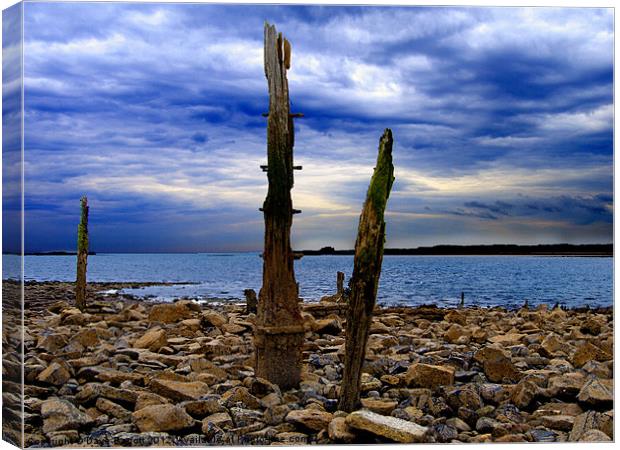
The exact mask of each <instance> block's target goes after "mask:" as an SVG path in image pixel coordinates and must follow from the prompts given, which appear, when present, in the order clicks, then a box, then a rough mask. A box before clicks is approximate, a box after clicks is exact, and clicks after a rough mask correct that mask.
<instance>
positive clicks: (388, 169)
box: [338, 129, 394, 412]
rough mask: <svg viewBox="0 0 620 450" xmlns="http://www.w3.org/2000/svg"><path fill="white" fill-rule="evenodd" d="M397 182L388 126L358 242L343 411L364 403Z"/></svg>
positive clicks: (362, 219) (347, 329)
mask: <svg viewBox="0 0 620 450" xmlns="http://www.w3.org/2000/svg"><path fill="white" fill-rule="evenodd" d="M393 182H394V166H393V165H392V131H391V130H390V129H386V130H385V132H384V133H383V136H382V137H381V140H380V142H379V155H378V157H377V166H376V167H375V171H374V174H373V175H372V179H371V180H370V186H369V187H368V193H367V194H366V201H365V202H364V209H363V210H362V214H361V216H360V221H359V226H358V230H357V241H356V242H355V259H354V263H353V276H352V278H351V295H350V298H349V308H348V315H347V325H346V341H345V357H344V372H343V375H342V385H341V388H340V401H339V404H338V409H340V410H342V411H347V412H351V411H353V410H355V409H357V408H358V407H359V405H360V378H361V374H362V365H363V364H364V358H365V356H366V344H367V342H368V335H369V331H370V325H371V322H372V311H373V309H374V307H375V300H376V297H377V287H378V284H379V275H380V274H381V263H382V262H383V244H384V242H385V221H384V219H383V215H384V212H385V206H386V204H387V200H388V197H389V196H390V191H391V189H392V183H393Z"/></svg>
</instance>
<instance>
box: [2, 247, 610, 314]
mask: <svg viewBox="0 0 620 450" xmlns="http://www.w3.org/2000/svg"><path fill="white" fill-rule="evenodd" d="M3 262H4V264H3V265H4V270H3V271H4V274H3V276H4V277H7V276H14V275H15V274H14V273H13V274H11V273H10V270H11V268H12V267H13V266H14V265H15V263H18V262H19V259H18V257H15V256H10V255H5V256H4V257H3ZM352 269H353V257H352V256H306V257H304V258H303V259H301V260H298V261H295V272H296V277H297V281H298V282H299V284H300V295H301V297H303V298H304V299H305V300H308V301H313V300H319V299H320V298H321V297H322V296H324V295H330V294H333V293H334V291H335V287H336V272H337V271H342V272H344V273H345V274H346V277H347V280H348V278H349V277H350V276H351V272H352ZM24 270H25V275H26V278H27V279H29V280H38V281H46V280H58V281H74V280H75V256H26V258H25V269H24ZM261 277H262V260H261V259H260V258H259V256H258V253H199V254H101V253H100V254H97V255H92V256H90V257H89V258H88V279H89V280H90V281H154V282H160V281H165V282H173V283H178V284H175V285H172V286H153V287H147V288H142V289H127V290H125V292H128V293H132V294H134V295H139V296H153V297H156V298H159V299H166V300H171V299H173V298H177V297H183V296H188V297H195V298H200V299H204V300H208V299H218V298H219V299H221V298H243V290H244V289H248V288H252V289H255V290H256V291H257V292H258V289H259V288H260V285H261ZM612 280H613V259H612V258H581V257H579V258H577V257H575V258H573V257H537V256H516V257H515V256H385V258H384V261H383V271H382V274H381V282H380V286H379V303H380V304H383V305H399V304H400V305H405V304H406V305H419V304H423V303H436V304H438V305H456V304H457V303H458V301H459V299H460V295H461V291H463V292H465V300H466V303H467V304H477V305H486V306H497V305H501V306H506V307H517V306H520V305H521V304H523V301H524V300H525V299H527V300H528V301H529V303H530V304H539V303H548V304H554V303H555V302H560V303H564V304H566V306H570V307H574V306H584V305H590V306H608V305H611V304H612V303H613V286H612ZM183 283H197V284H183Z"/></svg>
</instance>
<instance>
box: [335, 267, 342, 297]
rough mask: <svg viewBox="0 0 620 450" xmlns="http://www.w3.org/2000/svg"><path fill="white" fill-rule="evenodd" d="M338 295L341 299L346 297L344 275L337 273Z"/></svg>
mask: <svg viewBox="0 0 620 450" xmlns="http://www.w3.org/2000/svg"><path fill="white" fill-rule="evenodd" d="M336 294H337V295H340V298H342V296H343V295H344V273H343V272H336Z"/></svg>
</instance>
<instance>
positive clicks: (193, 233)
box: [3, 3, 614, 252]
mask: <svg viewBox="0 0 620 450" xmlns="http://www.w3.org/2000/svg"><path fill="white" fill-rule="evenodd" d="M265 21H268V22H269V23H273V24H275V25H276V27H277V28H278V30H279V31H282V32H283V33H284V35H285V36H286V37H287V38H288V39H289V41H290V42H291V44H292V66H291V70H290V71H289V72H288V78H289V88H290V93H291V103H292V107H291V109H292V111H293V112H301V113H303V114H304V115H305V117H304V118H303V119H297V120H296V132H295V138H296V144H295V164H299V165H302V166H303V170H302V171H297V172H296V173H295V176H296V178H295V187H294V189H293V191H292V196H293V203H294V207H295V208H298V209H301V210H302V211H303V213H302V214H300V215H296V216H295V217H294V223H293V229H292V236H293V247H294V248H295V249H311V248H320V247H323V246H326V245H331V246H334V247H336V248H341V249H346V248H353V246H354V242H355V237H356V233H357V222H358V220H359V214H360V211H361V207H362V204H363V201H364V197H365V193H366V189H367V187H368V182H369V180H370V177H371V175H372V171H373V167H374V164H375V160H376V156H377V147H378V142H379V138H380V136H381V134H382V132H383V130H384V129H385V128H386V127H389V128H391V129H392V131H393V135H394V149H393V158H394V165H395V177H396V181H395V183H394V186H393V190H392V194H391V197H390V200H389V203H388V207H387V213H386V222H387V229H386V232H387V241H386V246H387V247H418V246H426V245H435V244H493V243H516V244H537V243H561V242H569V243H606V242H611V241H612V239H613V224H612V219H613V85H612V83H613V37H614V36H613V10H611V9H596V8H484V7H470V8H465V7H463V8H456V7H451V8H443V7H436V8H414V7H326V6H310V7H304V6H259V5H245V6H230V5H206V4H202V5H201V4H197V5H196V4H194V5H191V4H122V3H106V4H94V3H90V4H89V3H84V4H68V3H26V4H25V7H24V36H25V40H24V77H25V78H24V93H25V97H24V149H25V157H24V158H25V159H24V169H25V189H26V193H25V209H26V222H25V233H26V251H50V250H73V249H74V248H75V242H76V229H77V223H78V221H79V198H80V196H81V195H87V196H88V198H89V203H90V206H91V207H90V237H91V250H93V251H98V252H123V251H130V252H131V251H135V252H157V251H164V252H176V251H255V250H260V249H261V248H262V242H263V230H264V224H263V217H262V213H261V212H259V210H258V208H259V207H261V206H262V202H263V200H264V198H265V195H266V191H267V178H266V176H265V174H264V173H263V172H262V171H261V170H260V169H259V165H261V164H265V163H266V119H265V118H263V117H261V113H263V112H266V110H267V107H268V94H267V81H266V79H265V75H264V68H263V54H262V53H263V25H264V22H265ZM6 42H7V41H6V38H5V45H4V48H3V52H4V59H3V70H8V69H7V68H8V67H9V65H10V64H11V62H10V55H11V54H12V53H11V49H10V48H9V47H10V41H9V44H6ZM13 53H15V54H18V53H17V52H13ZM7 56H9V58H7ZM5 67H7V68H5ZM9 91H10V87H9V86H5V85H3V92H4V93H6V92H9ZM7 108H8V107H7ZM3 114H5V111H3ZM6 114H7V116H8V115H9V114H10V111H7V112H6ZM5 133H6V131H5ZM5 191H6V188H5ZM7 196H10V192H9V193H8V194H7V193H6V192H5V198H7ZM9 200H10V199H9ZM5 201H6V200H5Z"/></svg>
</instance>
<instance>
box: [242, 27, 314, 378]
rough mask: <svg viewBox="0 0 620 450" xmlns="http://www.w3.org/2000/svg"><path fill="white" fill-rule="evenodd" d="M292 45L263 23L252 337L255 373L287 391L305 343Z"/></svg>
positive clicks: (298, 371)
mask: <svg viewBox="0 0 620 450" xmlns="http://www.w3.org/2000/svg"><path fill="white" fill-rule="evenodd" d="M290 62H291V45H290V43H289V42H288V41H287V40H286V39H284V38H283V37H282V33H277V32H276V28H275V26H270V25H269V24H267V23H265V75H266V77H267V82H268V85H269V113H268V114H267V117H268V122H267V166H266V167H262V169H263V170H265V171H266V172H267V177H268V179H269V188H268V191H267V198H266V199H265V202H264V204H263V207H262V208H261V209H262V211H263V213H264V218H265V246H264V249H263V285H262V288H261V290H260V292H259V295H258V311H257V314H256V328H255V331H254V345H255V358H256V359H255V373H256V375H257V376H259V377H262V378H266V379H267V380H269V381H271V382H272V383H275V384H277V385H279V386H280V388H282V389H288V388H291V387H296V386H297V385H299V381H300V377H301V365H302V353H301V347H302V344H303V340H304V329H303V319H302V317H301V311H300V309H299V295H298V287H297V282H296V281H295V272H294V268H293V251H292V250H291V242H290V240H291V239H290V236H291V224H292V222H293V214H294V213H298V212H300V211H297V210H294V209H293V205H292V201H291V189H292V188H293V170H294V169H298V167H294V166H293V144H294V136H293V117H297V116H299V115H291V113H290V105H289V94H288V81H287V78H286V71H287V69H289V68H290Z"/></svg>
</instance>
